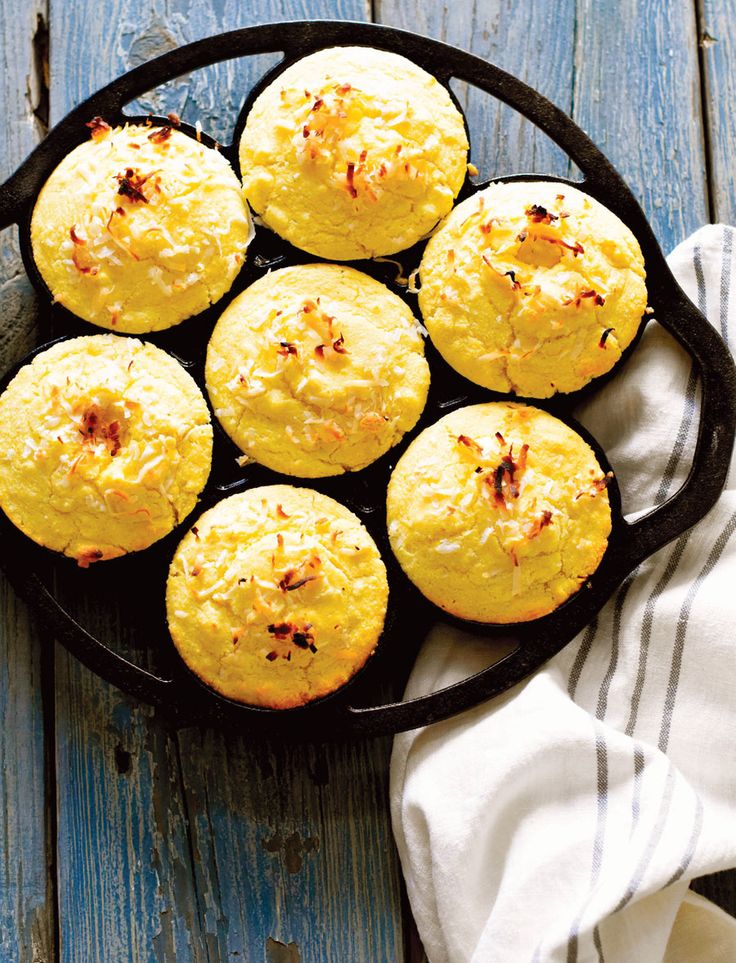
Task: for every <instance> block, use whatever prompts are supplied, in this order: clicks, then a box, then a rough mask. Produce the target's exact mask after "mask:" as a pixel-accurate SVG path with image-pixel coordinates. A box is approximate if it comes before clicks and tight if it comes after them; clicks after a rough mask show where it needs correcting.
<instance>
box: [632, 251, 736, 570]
mask: <svg viewBox="0 0 736 963" xmlns="http://www.w3.org/2000/svg"><path fill="white" fill-rule="evenodd" d="M662 267H663V268H664V270H666V271H667V273H669V268H668V267H667V266H666V265H664V264H663V265H662ZM660 306H661V308H662V314H661V317H658V320H659V322H660V324H662V326H663V327H665V328H667V330H668V331H670V332H671V334H673V335H674V337H675V338H676V339H677V340H678V341H679V342H680V343H681V344H682V345H683V347H684V348H685V350H686V351H687V352H688V354H689V355H690V356H691V357H692V358H693V360H694V362H695V363H696V364H697V365H698V369H699V375H700V385H701V408H700V423H699V425H698V437H697V442H696V447H695V456H694V458H693V464H692V468H691V469H690V474H689V475H688V477H687V480H686V482H685V484H684V485H683V486H682V488H680V490H679V491H678V492H676V493H675V494H674V495H673V496H672V498H670V499H668V501H666V502H665V503H664V504H663V505H660V506H659V507H658V508H656V509H654V511H651V512H649V513H648V514H647V515H644V516H643V517H642V518H639V519H637V520H636V521H635V522H631V523H629V524H628V533H627V537H626V545H627V554H628V557H629V559H630V562H631V565H632V567H635V566H636V565H639V564H640V563H641V562H643V561H644V559H645V558H648V557H649V556H650V555H651V554H652V553H653V552H655V551H657V549H659V548H662V547H663V546H664V545H667V544H668V543H669V542H671V541H672V540H673V539H675V538H677V537H678V536H679V535H682V534H683V532H686V531H687V530H688V529H689V528H691V527H692V526H693V525H695V524H696V522H699V521H700V519H701V518H703V517H704V516H705V515H706V514H707V513H708V512H709V511H710V510H711V508H712V507H713V506H714V505H715V503H716V502H717V501H718V497H719V496H720V494H721V491H722V490H723V487H724V485H725V483H726V477H727V475H728V470H729V466H730V460H731V459H730V454H731V451H732V449H733V442H734V434H735V433H736V365H734V361H733V358H732V356H731V353H730V351H729V349H728V347H727V346H726V344H725V343H724V341H723V340H722V338H721V337H720V335H719V334H718V332H717V331H716V330H715V328H714V327H713V326H712V325H711V324H710V322H709V321H708V320H707V319H706V318H705V317H704V316H703V315H702V314H701V312H700V311H698V309H697V308H696V307H695V305H694V304H693V303H692V302H691V301H690V299H689V298H688V297H687V295H686V294H685V293H684V291H682V289H681V288H680V287H679V285H678V284H677V282H676V281H675V279H674V278H673V277H672V276H671V275H670V284H668V295H667V297H665V298H663V299H660Z"/></svg>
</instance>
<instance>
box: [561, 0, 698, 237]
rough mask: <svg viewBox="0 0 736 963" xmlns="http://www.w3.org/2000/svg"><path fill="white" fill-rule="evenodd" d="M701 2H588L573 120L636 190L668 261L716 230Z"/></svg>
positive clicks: (580, 32)
mask: <svg viewBox="0 0 736 963" xmlns="http://www.w3.org/2000/svg"><path fill="white" fill-rule="evenodd" d="M694 38H695V13H694V9H693V4H692V2H691V0H625V2H618V0H581V2H580V3H579V4H578V20H577V29H576V44H575V88H574V98H573V111H572V114H573V117H574V119H575V120H576V121H577V122H578V123H579V124H580V126H581V127H583V128H584V129H585V130H586V131H587V132H588V133H589V134H590V136H591V137H592V138H593V140H594V141H595V142H596V144H598V146H599V147H600V148H601V149H602V150H603V152H604V153H605V154H606V155H607V156H608V159H609V160H610V161H612V162H613V164H614V165H615V166H616V167H617V168H618V170H619V171H620V173H621V174H622V175H623V176H624V178H626V180H627V181H628V184H629V187H631V189H632V190H633V192H634V194H635V195H636V197H637V198H638V200H639V202H640V204H641V205H642V207H643V209H644V213H645V214H646V215H647V217H648V218H649V220H650V223H651V224H652V227H653V228H654V231H655V234H656V235H657V237H658V239H659V242H660V244H661V245H662V247H663V248H664V250H665V252H668V251H669V250H671V249H672V248H673V247H674V246H675V245H676V244H679V242H680V241H682V240H684V239H685V237H687V235H688V234H690V233H691V232H692V231H694V230H695V229H696V228H698V227H700V226H701V225H702V224H705V223H707V221H708V186H707V180H706V162H705V156H706V155H705V143H704V137H703V126H702V117H701V98H700V76H699V69H698V55H697V47H696V44H695V42H694Z"/></svg>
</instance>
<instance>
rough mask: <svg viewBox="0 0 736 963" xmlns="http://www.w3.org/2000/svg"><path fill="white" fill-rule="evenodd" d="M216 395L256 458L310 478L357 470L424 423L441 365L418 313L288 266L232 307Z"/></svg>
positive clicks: (222, 413)
mask: <svg viewBox="0 0 736 963" xmlns="http://www.w3.org/2000/svg"><path fill="white" fill-rule="evenodd" d="M206 379H207V390H208V392H209V395H210V400H211V401H212V406H213V408H214V409H215V414H216V415H217V417H218V418H219V420H220V422H221V423H222V425H223V427H224V428H225V430H226V431H227V433H228V434H229V435H230V437H231V438H232V439H233V441H234V442H235V443H236V444H237V445H238V446H239V447H240V448H241V450H242V451H243V452H245V454H246V455H247V456H248V457H250V458H253V459H254V460H255V461H258V462H260V463H261V464H263V465H266V466H268V467H269V468H272V469H274V470H275V471H280V472H284V473H285V474H288V475H299V476H302V477H305V478H316V477H318V476H321V475H337V474H340V473H341V472H344V471H356V470H358V469H359V468H363V467H365V466H366V465H368V464H370V463H371V462H372V461H375V459H376V458H378V457H379V456H380V455H382V454H383V453H384V452H386V451H388V449H389V448H391V446H392V445H395V444H396V443H397V442H398V441H399V440H400V439H401V437H402V435H403V434H404V433H405V432H407V431H408V430H409V429H410V428H413V427H414V425H415V424H416V422H417V420H418V418H419V416H420V415H421V413H422V409H423V408H424V404H425V402H426V400H427V390H428V387H429V367H428V365H427V362H426V360H425V358H424V344H423V341H422V338H421V335H420V334H419V331H418V327H417V323H416V321H415V320H414V317H413V316H412V313H411V311H410V309H409V308H408V307H407V306H406V304H404V302H403V301H402V300H401V298H399V297H397V296H396V295H395V294H393V293H392V292H391V291H389V290H388V288H386V287H385V286H384V285H383V284H380V283H379V282H378V281H374V280H373V278H370V277H368V276H367V275H365V274H361V273H360V272H359V271H355V270H353V269H352V268H349V267H343V266H340V265H336V264H308V265H299V266H297V267H289V268H283V269H282V270H280V271H274V272H273V273H271V274H266V275H265V276H264V277H262V278H260V279H259V280H258V281H256V282H255V284H252V285H251V286H250V287H249V288H248V289H247V290H246V291H244V292H243V293H242V294H241V295H240V296H239V297H238V298H236V299H235V300H234V301H233V302H232V304H230V305H229V306H228V308H227V309H226V311H225V312H224V314H223V315H222V317H221V318H220V320H219V321H218V323H217V326H216V327H215V330H214V332H213V334H212V339H211V341H210V344H209V348H208V351H207V366H206Z"/></svg>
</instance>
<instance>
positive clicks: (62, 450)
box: [0, 334, 212, 567]
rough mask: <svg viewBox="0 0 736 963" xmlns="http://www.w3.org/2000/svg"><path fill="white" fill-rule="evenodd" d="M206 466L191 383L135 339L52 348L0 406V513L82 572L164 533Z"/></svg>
mask: <svg viewBox="0 0 736 963" xmlns="http://www.w3.org/2000/svg"><path fill="white" fill-rule="evenodd" d="M211 456H212V427H211V425H210V421H209V412H208V410H207V405H206V403H205V400H204V398H203V397H202V394H201V392H200V391H199V389H198V388H197V386H196V384H195V383H194V381H193V380H192V379H191V377H190V376H189V375H188V374H187V373H186V371H184V369H183V368H182V367H181V365H179V364H178V363H177V362H176V361H174V359H173V358H171V357H169V355H167V354H166V353H165V352H163V351H162V350H161V349H160V348H155V347H154V346H153V345H150V344H143V343H141V342H140V341H138V340H137V339H134V338H119V337H117V336H116V335H113V334H99V335H94V336H92V337H84V338H73V339H72V340H69V341H63V342H61V343H58V344H55V345H53V346H52V347H51V348H48V349H47V350H45V351H42V352H41V353H40V354H38V355H37V356H36V357H35V359H34V360H33V361H32V362H31V363H30V364H28V365H26V366H25V367H23V368H21V370H20V371H19V373H18V374H17V375H16V376H15V378H14V379H13V380H12V381H11V382H10V384H9V385H8V387H7V388H6V390H5V391H4V392H3V394H2V396H0V507H2V509H3V511H4V512H5V514H6V515H7V516H8V518H9V519H10V520H11V521H12V522H13V523H14V524H15V525H17V526H18V528H20V529H21V530H22V531H23V532H25V534H26V535H28V536H29V537H30V538H32V539H33V540H34V541H35V542H38V543H39V544H40V545H45V546H46V547H47V548H51V549H54V550H55V551H57V552H63V553H64V554H65V555H68V556H69V557H70V558H74V559H76V560H77V562H78V563H79V565H80V566H82V567H87V566H88V565H89V564H90V562H96V561H100V560H101V559H109V558H115V557H116V556H119V555H124V554H125V553H126V552H134V551H139V550H140V549H144V548H147V547H148V546H149V545H150V544H151V543H152V542H155V541H156V540H157V539H159V538H161V537H162V536H164V535H166V534H167V532H169V531H171V529H172V528H174V526H175V525H176V524H177V523H178V522H179V521H180V520H181V519H183V518H184V517H185V516H186V515H188V514H189V512H191V510H192V509H193V508H194V505H195V503H196V501H197V496H198V495H199V493H200V491H201V490H202V488H203V487H204V484H205V482H206V481H207V476H208V475H209V470H210V461H211Z"/></svg>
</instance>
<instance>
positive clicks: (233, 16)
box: [52, 0, 403, 963]
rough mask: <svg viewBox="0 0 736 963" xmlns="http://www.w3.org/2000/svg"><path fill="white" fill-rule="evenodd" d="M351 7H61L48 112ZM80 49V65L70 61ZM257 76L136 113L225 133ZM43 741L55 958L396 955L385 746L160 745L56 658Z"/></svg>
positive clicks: (194, 88) (128, 708)
mask: <svg viewBox="0 0 736 963" xmlns="http://www.w3.org/2000/svg"><path fill="white" fill-rule="evenodd" d="M364 13H365V7H364V4H363V3H349V2H341V3H336V4H335V3H326V2H325V3H309V4H301V3H279V4H274V3H270V4H266V3H256V4H251V5H249V7H248V9H247V10H246V9H244V8H243V6H241V5H237V4H231V3H225V4H217V5H213V6H212V7H209V6H207V5H204V4H196V3H195V4H190V3H185V2H178V3H161V2H155V0H154V2H144V3H138V4H137V5H136V7H135V11H133V8H132V6H131V5H130V4H128V3H123V2H114V0H107V2H106V3H105V17H104V20H105V24H103V23H101V22H100V18H99V17H98V16H94V17H93V16H91V15H90V10H89V8H88V7H87V5H85V4H80V5H78V6H75V7H74V8H73V9H72V8H71V7H70V6H68V7H66V8H65V17H64V19H63V21H60V22H59V23H58V26H57V25H55V24H54V22H53V20H52V50H53V62H52V77H53V85H52V88H53V89H52V105H53V113H54V116H55V118H58V117H59V116H60V115H62V114H63V113H65V112H66V111H67V110H68V109H69V108H70V107H71V106H72V105H73V104H74V103H77V102H78V101H80V100H81V99H83V98H84V97H85V96H86V95H87V94H88V93H89V92H90V91H91V90H93V89H96V88H97V87H99V86H100V85H101V84H102V83H104V82H105V81H106V80H109V79H110V78H112V77H113V76H115V75H117V74H118V73H119V72H121V71H122V70H124V69H125V68H126V67H127V66H131V65H135V64H137V63H141V62H144V61H145V60H146V59H148V58H150V57H151V56H153V55H155V54H157V53H161V52H163V51H164V50H167V49H171V48H172V47H174V46H176V45H178V44H180V43H185V42H188V41H190V40H194V39H196V38H197V37H199V36H203V35H206V34H210V33H213V32H216V31H219V30H221V29H223V28H225V27H227V28H234V27H237V26H242V25H246V24H248V23H251V22H254V21H258V20H280V19H294V18H300V17H303V16H311V17H318V16H331V15H332V16H334V15H340V16H349V17H351V18H353V19H356V18H361V17H362V16H363V15H364ZM110 23H113V24H115V25H116V26H115V29H113V30H112V31H108V30H107V29H106V24H110ZM88 49H95V50H96V51H97V53H96V55H95V57H94V60H93V67H92V69H90V62H89V60H88V59H87V58H79V57H76V58H74V57H73V56H71V52H72V51H75V50H77V51H78V50H88ZM263 69H264V60H263V59H262V58H259V62H258V63H256V64H253V63H248V62H247V61H245V60H240V61H232V62H228V63H227V64H222V65H219V66H217V67H214V68H211V69H208V70H205V71H198V72H196V73H195V74H193V75H191V76H190V77H189V78H187V79H186V80H185V81H176V82H174V83H172V84H169V85H167V86H166V87H165V88H161V89H159V90H157V91H155V92H153V94H152V95H150V96H148V97H146V98H145V99H144V100H143V102H142V104H141V105H140V106H141V109H143V110H148V109H155V110H158V111H160V112H163V113H166V112H167V111H168V110H176V111H177V112H178V113H180V114H181V116H182V117H183V118H184V119H188V120H190V121H194V120H196V119H199V120H200V121H201V123H202V125H203V127H204V128H205V129H206V130H209V131H210V132H212V133H215V134H216V135H220V136H225V135H226V134H227V131H228V130H229V129H231V127H232V123H233V121H234V118H235V115H236V113H237V110H238V108H239V106H240V103H241V100H242V97H243V96H244V94H245V92H246V91H247V89H248V87H249V85H250V84H251V83H253V82H254V80H255V79H256V78H257V77H258V76H259V75H260V72H261V71H262V70H263ZM233 91H237V94H235V95H233V93H232V92H233ZM85 618H86V619H87V620H88V624H93V625H95V626H96V627H97V628H98V629H99V631H100V632H102V633H103V635H104V636H105V637H106V638H110V639H112V640H113V641H114V643H115V644H116V645H118V646H120V647H122V648H123V649H124V650H125V651H132V652H133V654H134V655H135V656H136V657H137V658H144V657H145V653H142V652H136V648H135V645H134V640H133V639H132V638H130V637H128V633H126V632H124V631H123V630H122V628H121V624H122V621H123V620H121V619H119V618H118V616H117V614H116V613H114V612H109V611H108V612H104V611H103V612H95V611H94V607H93V606H92V607H90V611H88V612H87V613H86V615H85ZM56 743H57V773H58V780H59V879H60V921H61V959H62V960H63V961H79V963H82V961H85V963H86V961H87V960H91V959H96V957H95V956H94V954H95V953H96V952H98V950H97V948H98V947H100V946H104V947H106V950H105V953H106V955H105V957H104V959H105V963H107V961H108V960H109V961H110V963H117V961H118V960H120V961H128V960H139V959H140V960H149V959H152V960H154V959H155V960H158V961H169V960H173V959H176V960H177V963H178V961H179V960H182V961H187V960H190V959H191V960H196V961H200V960H210V961H213V963H215V961H218V963H219V961H220V960H226V959H228V960H229V959H233V960H236V959H242V960H251V959H253V960H262V959H268V960H269V961H276V963H279V961H281V960H286V959H289V960H294V959H298V960H301V961H303V963H304V961H315V963H317V961H319V963H323V961H326V960H376V961H378V960H399V959H400V958H401V952H402V950H401V946H402V938H403V936H402V927H401V918H400V897H399V876H398V870H397V864H396V859H395V856H394V851H393V844H392V841H391V835H390V829H389V823H388V811H387V804H386V802H387V801H386V795H387V786H386V780H387V769H388V751H389V744H388V742H387V741H386V740H383V741H381V742H376V743H370V742H367V743H363V744H361V745H359V746H355V747H353V748H346V747H323V748H312V749H304V748H302V749H294V748H292V749H289V748H286V747H283V746H278V745H272V746H268V745H265V744H259V745H258V746H253V745H251V744H250V743H249V740H248V739H246V738H241V739H238V738H235V737H227V736H224V735H222V734H215V733H211V732H202V731H199V730H188V731H186V732H184V733H182V734H181V735H177V734H173V733H170V732H168V731H167V730H166V728H165V726H163V725H162V724H161V722H160V721H159V720H158V719H157V718H156V717H155V716H154V715H153V714H152V713H151V712H150V711H149V710H147V709H145V708H143V707H140V706H137V705H136V704H135V703H134V702H132V701H131V700H129V699H127V698H125V697H124V696H122V695H121V694H120V693H119V692H117V691H116V690H114V689H112V688H111V687H109V686H107V685H105V684H104V683H102V682H101V681H100V680H98V679H96V678H95V677H94V676H92V675H91V674H90V673H89V672H87V671H86V670H85V669H83V668H82V667H81V666H79V665H78V664H77V663H76V662H75V660H74V659H73V658H71V657H70V656H68V655H66V654H65V653H64V652H62V651H60V652H59V655H58V670H57V740H56ZM121 770H122V771H121Z"/></svg>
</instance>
